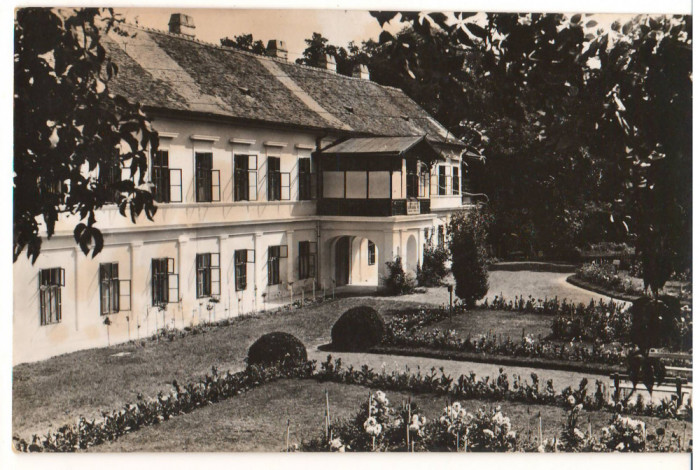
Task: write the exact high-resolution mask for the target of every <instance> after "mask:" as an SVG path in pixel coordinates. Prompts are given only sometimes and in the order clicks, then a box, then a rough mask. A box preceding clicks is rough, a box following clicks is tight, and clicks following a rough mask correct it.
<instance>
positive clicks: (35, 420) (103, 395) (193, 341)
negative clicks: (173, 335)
mask: <svg viewBox="0 0 700 470" xmlns="http://www.w3.org/2000/svg"><path fill="white" fill-rule="evenodd" d="M562 276H563V277H565V275H562V274H556V273H530V272H505V271H498V272H492V273H491V278H490V283H491V290H490V292H489V294H488V296H489V297H493V296H494V295H496V294H500V293H503V294H504V295H506V297H508V296H510V297H512V296H514V295H515V293H517V294H521V293H525V294H528V293H531V294H532V295H534V296H538V297H544V296H545V295H548V296H549V297H553V296H554V295H558V296H559V297H560V298H563V297H568V298H571V297H572V296H571V295H570V294H571V292H572V291H573V292H579V293H580V292H584V293H585V295H587V296H588V299H590V297H591V293H590V292H586V291H583V290H581V289H578V290H577V288H575V287H573V286H571V285H568V284H566V282H565V280H564V278H563V277H562ZM559 277H562V282H559ZM447 301H448V296H447V289H444V288H431V289H427V291H426V292H425V293H423V294H414V295H407V296H401V297H398V298H390V297H362V298H343V299H337V300H335V301H331V302H327V303H324V304H320V305H314V306H309V307H305V308H303V309H298V310H292V311H286V312H282V313H278V314H266V315H261V316H257V317H244V318H240V319H238V320H237V321H236V322H235V323H233V324H232V325H230V326H227V327H219V328H212V329H210V330H209V331H207V332H206V333H204V334H199V335H189V336H186V337H184V338H177V339H176V340H174V341H168V340H161V341H159V342H155V341H146V342H143V343H141V342H139V343H135V342H132V343H126V344H120V345H115V346H111V347H107V348H98V349H90V350H84V351H78V352H75V353H70V354H65V355H61V356H57V357H54V358H51V359H48V360H45V361H40V362H35V363H29V364H19V365H17V366H15V367H14V368H13V382H12V397H13V400H12V426H13V433H15V434H18V435H20V436H22V437H30V436H31V435H32V434H34V433H44V432H45V431H46V430H47V429H49V427H50V426H60V425H61V424H64V423H72V422H74V421H75V419H76V418H78V417H79V416H86V417H95V416H99V412H100V410H112V409H115V408H117V407H120V406H121V405H123V404H124V403H127V402H129V401H133V400H134V399H135V397H136V395H137V394H138V393H143V394H144V395H147V396H149V395H150V396H152V395H155V394H156V393H157V392H158V391H160V390H167V389H168V388H169V387H170V383H171V382H172V380H173V379H177V380H178V381H179V382H181V383H187V382H192V381H196V380H198V379H199V378H200V377H201V376H203V375H204V374H205V373H206V372H207V371H208V370H209V369H210V368H211V366H212V365H216V366H217V367H219V369H220V370H227V369H230V370H237V369H240V368H242V367H243V365H244V359H245V357H246V353H247V349H248V347H249V346H250V345H251V344H252V343H253V342H254V341H255V340H256V339H257V338H259V337H260V336H261V335H263V334H265V333H269V332H272V331H285V332H288V333H291V334H293V335H295V336H297V337H298V338H299V339H301V340H302V341H303V342H304V344H305V345H306V346H307V349H309V350H310V351H311V350H312V349H313V348H315V346H316V345H319V344H323V343H327V342H328V341H329V339H330V329H331V326H332V325H333V323H334V322H335V321H336V320H337V318H338V317H339V316H340V315H341V314H342V313H343V312H344V311H345V310H347V309H349V308H351V307H354V306H357V305H369V306H372V307H373V308H375V309H377V310H378V311H379V312H380V313H381V314H384V315H386V314H387V313H388V312H390V311H391V310H395V309H401V308H404V307H409V306H411V307H415V306H416V305H419V304H430V303H432V304H440V303H446V302H447ZM481 313H485V312H475V314H476V315H480V314H481ZM517 316H518V318H519V317H520V315H519V314H518V315H517ZM503 320H504V321H502V322H500V323H498V322H496V323H494V324H497V325H498V328H510V327H511V324H512V322H510V321H506V320H505V319H503ZM488 321H490V320H488V319H487V318H484V319H483V321H482V322H483V325H484V327H486V325H487V324H488ZM533 328H534V323H533ZM514 329H515V330H517V335H520V334H521V327H518V328H514ZM119 353H126V354H125V355H120V356H116V355H117V354H119ZM324 356H325V354H324ZM407 359H408V358H407ZM433 363H435V361H433Z"/></svg>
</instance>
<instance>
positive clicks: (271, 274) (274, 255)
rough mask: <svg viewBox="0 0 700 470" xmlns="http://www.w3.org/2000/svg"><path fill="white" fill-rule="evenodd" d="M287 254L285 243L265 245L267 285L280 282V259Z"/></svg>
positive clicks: (274, 284)
mask: <svg viewBox="0 0 700 470" xmlns="http://www.w3.org/2000/svg"><path fill="white" fill-rule="evenodd" d="M288 254H289V250H288V249H287V245H270V246H268V247H267V285H268V286H276V285H279V284H281V283H282V278H281V276H280V260H281V259H286V258H287V256H288Z"/></svg>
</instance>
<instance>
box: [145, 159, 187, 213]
mask: <svg viewBox="0 0 700 470" xmlns="http://www.w3.org/2000/svg"><path fill="white" fill-rule="evenodd" d="M151 183H152V184H153V199H154V200H155V201H156V202H158V203H161V204H168V203H170V202H171V199H172V197H171V186H170V151H169V150H162V149H159V150H154V151H152V152H151ZM181 187H182V185H181Z"/></svg>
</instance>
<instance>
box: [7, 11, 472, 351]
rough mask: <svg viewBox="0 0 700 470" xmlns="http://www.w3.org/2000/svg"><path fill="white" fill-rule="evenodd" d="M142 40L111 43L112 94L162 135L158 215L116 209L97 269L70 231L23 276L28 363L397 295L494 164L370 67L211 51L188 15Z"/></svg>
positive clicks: (19, 303)
mask: <svg viewBox="0 0 700 470" xmlns="http://www.w3.org/2000/svg"><path fill="white" fill-rule="evenodd" d="M126 29H127V31H128V32H129V33H130V34H129V36H128V37H122V36H117V35H114V36H110V40H109V41H108V42H107V44H106V46H107V49H108V52H109V54H110V56H111V58H112V60H113V61H114V62H115V63H117V64H118V66H119V74H118V76H117V79H116V80H115V81H114V83H112V84H111V85H110V86H111V87H112V89H113V90H114V91H115V92H117V93H120V94H122V95H124V96H126V97H128V98H129V99H132V100H136V101H139V102H140V103H142V104H143V105H144V107H145V109H146V111H147V112H148V113H149V115H150V116H151V117H152V119H153V126H154V127H155V129H156V130H158V132H159V136H160V147H159V149H158V151H157V152H156V153H154V154H153V156H152V160H151V168H150V175H149V176H150V182H151V183H153V188H154V189H153V191H154V194H155V196H156V199H157V201H158V211H157V213H156V215H155V218H154V221H153V222H151V221H148V220H146V219H145V218H140V219H138V220H137V223H136V224H134V223H132V222H131V220H130V218H127V217H123V216H121V215H120V214H119V212H118V210H117V208H116V206H111V207H110V206H107V207H104V208H103V209H102V210H101V212H100V214H99V216H98V226H99V227H100V229H101V230H102V232H103V234H104V238H105V245H104V249H103V250H102V252H101V253H100V254H99V255H98V256H97V257H96V258H94V259H93V258H91V257H90V256H85V255H84V254H83V253H82V251H80V249H79V248H78V247H77V245H76V244H75V241H74V239H73V227H74V226H75V224H76V222H77V220H76V219H75V218H66V219H64V220H62V221H60V222H59V223H58V224H57V226H56V231H55V235H54V236H53V237H52V238H51V239H50V240H44V243H43V246H42V252H41V254H40V256H39V258H38V259H37V261H36V263H35V264H34V265H32V264H31V262H30V261H29V260H27V259H26V258H25V257H20V259H18V260H17V262H16V263H15V264H14V266H13V271H14V272H13V279H14V302H13V325H14V358H13V362H14V363H15V364H16V363H21V362H26V361H33V360H39V359H42V358H46V357H50V356H53V355H57V354H61V353H66V352H70V351H75V350H79V349H85V348H90V347H98V346H105V345H107V344H108V341H109V342H110V343H111V344H114V343H115V342H123V341H127V340H129V339H137V338H143V337H145V336H147V335H151V334H153V333H154V332H155V331H157V329H159V328H163V327H172V328H182V327H184V326H188V325H191V324H196V323H199V322H202V321H209V320H221V319H223V318H226V317H229V316H235V315H239V314H242V313H247V312H255V311H260V310H263V309H269V308H276V307H277V306H279V305H281V304H283V303H289V302H290V299H291V298H293V299H294V300H299V299H300V298H301V296H302V295H304V296H305V297H306V298H309V296H312V295H316V296H320V295H321V294H322V293H323V291H324V290H325V292H326V293H327V294H330V292H331V291H332V290H336V289H341V290H342V289H348V288H347V287H344V286H356V285H360V286H379V285H381V282H382V276H383V275H384V274H385V268H386V266H385V262H387V261H390V260H393V259H394V258H395V257H397V256H400V257H401V258H402V261H403V263H404V267H405V269H407V270H411V271H415V269H416V266H417V265H418V264H419V263H421V259H422V253H423V247H424V245H425V243H426V242H427V241H428V240H431V241H432V242H433V243H439V242H441V240H439V239H443V240H444V233H445V232H444V231H445V226H446V223H447V221H448V219H449V216H450V213H451V212H453V211H455V210H457V209H460V208H461V207H463V206H464V205H469V204H471V199H470V197H469V196H467V195H465V196H464V197H463V195H462V189H461V188H462V187H463V184H462V179H463V178H465V177H466V174H463V173H464V171H465V170H466V165H465V164H464V163H465V160H466V158H467V157H476V155H474V154H473V153H469V152H468V151H467V148H466V146H465V145H464V144H463V143H462V142H460V141H459V140H457V139H456V138H455V137H454V136H453V135H452V134H450V133H449V132H448V131H447V129H445V128H444V127H443V126H442V125H440V124H439V123H438V122H437V121H436V120H435V119H433V118H432V117H431V116H430V115H429V114H428V113H427V112H426V111H425V110H423V109H422V108H421V107H420V106H419V105H417V104H416V103H415V102H414V101H412V100H411V99H410V98H409V97H408V96H406V95H405V94H404V93H403V92H402V91H401V90H398V89H395V88H392V87H386V86H381V85H378V84H377V83H374V82H372V81H371V80H370V79H369V74H368V72H367V69H366V67H364V66H362V67H359V68H358V70H357V71H356V73H355V76H354V77H347V76H344V75H339V74H337V73H336V72H335V63H334V61H333V58H332V57H330V56H329V57H328V58H327V61H326V62H327V63H326V64H325V65H326V66H325V68H316V67H308V66H302V65H297V64H294V63H290V62H288V61H287V52H286V51H285V50H284V42H281V41H270V43H269V44H268V54H267V55H266V56H261V55H255V54H251V53H246V52H242V51H239V50H234V49H230V48H224V47H219V46H216V45H212V44H208V43H203V42H200V41H197V40H196V39H194V37H193V35H192V34H191V31H192V30H193V29H194V25H193V24H192V22H191V19H190V18H189V17H187V16H186V15H180V14H175V15H173V16H172V18H171V21H170V32H162V31H155V30H150V29H143V28H139V27H136V26H128V27H126ZM131 36H133V37H131ZM302 292H303V294H302ZM106 318H109V322H107V323H110V325H109V326H108V325H106V324H105V319H106Z"/></svg>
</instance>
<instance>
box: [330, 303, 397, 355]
mask: <svg viewBox="0 0 700 470" xmlns="http://www.w3.org/2000/svg"><path fill="white" fill-rule="evenodd" d="M384 331H385V326H384V321H382V317H380V316H379V314H378V313H377V311H376V310H375V309H373V308H372V307H368V306H366V305H361V306H359V307H354V308H351V309H350V310H348V311H347V312H345V313H344V314H343V315H342V316H341V317H340V318H339V319H338V321H336V322H335V325H333V328H332V329H331V339H332V346H333V348H334V349H337V350H341V351H366V350H367V349H369V348H371V347H372V346H374V345H377V344H379V343H380V342H381V341H382V338H383V337H384Z"/></svg>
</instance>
